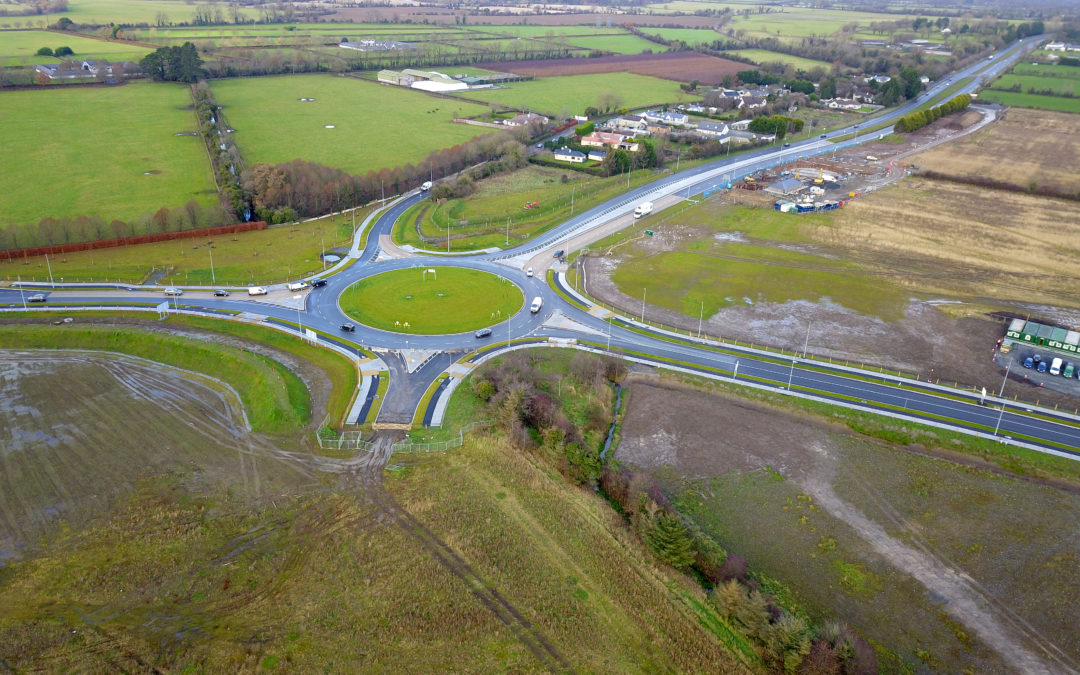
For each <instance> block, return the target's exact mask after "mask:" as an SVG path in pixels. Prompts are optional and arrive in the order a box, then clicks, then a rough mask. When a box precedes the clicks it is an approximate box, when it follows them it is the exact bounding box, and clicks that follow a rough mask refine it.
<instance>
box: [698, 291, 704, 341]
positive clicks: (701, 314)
mask: <svg viewBox="0 0 1080 675" xmlns="http://www.w3.org/2000/svg"><path fill="white" fill-rule="evenodd" d="M704 316H705V301H704V300H702V301H701V310H700V311H698V315H697V336H698V339H699V340H700V339H701V319H702V317H704Z"/></svg>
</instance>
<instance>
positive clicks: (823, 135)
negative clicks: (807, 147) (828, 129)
mask: <svg viewBox="0 0 1080 675" xmlns="http://www.w3.org/2000/svg"><path fill="white" fill-rule="evenodd" d="M821 137H822V138H828V137H829V135H828V134H821Z"/></svg>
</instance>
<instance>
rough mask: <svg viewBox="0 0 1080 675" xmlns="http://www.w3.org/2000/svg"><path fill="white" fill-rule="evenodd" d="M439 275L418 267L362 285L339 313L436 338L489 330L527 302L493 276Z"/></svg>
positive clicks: (345, 297) (454, 270)
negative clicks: (489, 327)
mask: <svg viewBox="0 0 1080 675" xmlns="http://www.w3.org/2000/svg"><path fill="white" fill-rule="evenodd" d="M435 269H436V270H437V272H436V274H431V273H428V274H426V275H425V274H423V270H424V268H421V267H417V268H413V269H405V270H396V271H393V272H384V273H382V274H378V275H376V276H373V277H369V278H367V279H364V280H362V281H359V282H357V283H355V284H353V285H352V286H350V287H349V288H348V289H346V290H345V292H344V293H342V295H341V309H342V310H343V311H344V312H345V313H346V314H348V315H349V316H350V317H351V318H353V319H355V320H356V321H358V322H360V323H362V324H364V325H366V326H372V327H374V328H380V329H382V330H389V331H396V332H400V333H417V334H425V335H434V334H444V333H461V332H464V331H468V330H473V329H476V328H482V327H484V326H490V325H492V324H495V323H498V322H499V321H502V320H503V319H506V318H509V317H510V316H512V315H513V314H515V313H516V312H517V311H518V310H519V309H521V306H522V304H524V302H525V297H524V296H523V295H522V294H521V290H520V289H519V288H518V287H517V286H515V285H514V284H512V283H510V282H509V281H506V280H504V279H501V278H500V277H497V276H495V275H493V274H489V273H487V272H480V271H477V270H468V269H464V268H460V267H438V268H435ZM425 277H426V278H425ZM406 323H407V324H408V325H407V326H406V325H405V324H406Z"/></svg>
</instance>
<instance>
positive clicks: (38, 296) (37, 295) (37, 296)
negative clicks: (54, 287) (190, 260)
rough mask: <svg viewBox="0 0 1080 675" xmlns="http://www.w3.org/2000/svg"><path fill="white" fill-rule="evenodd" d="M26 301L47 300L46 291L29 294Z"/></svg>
mask: <svg viewBox="0 0 1080 675" xmlns="http://www.w3.org/2000/svg"><path fill="white" fill-rule="evenodd" d="M26 301H27V302H45V294H44V293H34V294H33V295H30V296H27V298H26Z"/></svg>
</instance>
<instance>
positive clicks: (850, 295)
mask: <svg viewBox="0 0 1080 675" xmlns="http://www.w3.org/2000/svg"><path fill="white" fill-rule="evenodd" d="M830 218H831V214H800V215H794V214H786V213H780V212H779V211H773V210H765V209H749V208H744V207H735V206H723V205H720V204H715V203H712V202H709V201H705V202H702V203H701V204H699V205H697V206H693V207H689V208H686V209H677V210H675V211H674V212H673V213H671V214H670V215H663V214H662V215H661V217H660V218H659V219H658V220H655V221H650V224H649V227H650V228H651V229H653V230H655V231H657V232H662V231H668V228H671V230H670V231H671V232H673V233H675V234H676V236H677V240H678V244H677V245H676V246H675V248H674V250H663V251H656V250H655V249H654V246H655V243H654V240H652V239H649V238H645V239H639V240H638V241H637V243H635V244H633V245H631V246H629V247H628V246H622V247H619V248H617V249H615V250H616V251H617V253H618V254H619V255H620V256H622V257H623V258H624V260H623V261H622V262H620V263H619V265H618V268H617V269H616V270H615V271H614V272H613V273H612V275H611V278H612V281H614V282H615V284H616V285H617V286H618V288H619V290H620V291H622V292H623V293H625V294H627V295H629V296H630V297H632V298H641V296H642V292H643V289H647V291H645V292H646V295H647V299H648V302H649V304H652V305H656V306H659V307H664V308H666V309H670V310H674V311H677V312H680V313H682V314H684V315H686V316H696V315H697V314H698V313H699V312H703V313H704V316H705V317H709V316H711V315H712V314H713V313H715V312H716V311H717V310H718V309H720V308H723V307H732V306H737V305H751V304H758V303H761V302H775V303H783V302H787V301H790V300H810V301H818V300H821V299H822V298H830V299H831V300H832V301H833V302H836V303H837V304H840V305H843V306H845V307H848V308H849V309H852V310H855V311H857V312H860V313H864V314H868V315H873V316H878V317H881V318H883V319H885V320H893V319H897V318H900V316H902V312H903V308H904V307H905V306H906V304H907V302H908V296H909V293H906V292H904V290H903V289H901V288H899V287H894V286H891V285H889V284H885V283H882V281H881V280H880V279H879V278H877V277H876V276H874V275H873V274H870V273H867V272H866V271H865V270H862V269H861V268H859V267H858V266H857V265H854V264H850V263H846V262H840V261H838V260H835V259H833V258H829V257H825V256H819V255H814V254H812V253H810V252H803V251H800V250H799V248H800V247H798V246H792V245H791V244H793V243H798V242H802V241H806V237H807V233H808V232H811V231H812V230H813V229H814V228H818V227H827V226H828V224H829V222H830ZM639 227H640V226H635V228H633V229H632V230H630V231H628V232H627V233H625V234H624V235H623V237H624V239H622V240H624V241H625V238H629V237H634V236H635V235H636V234H639V232H638V228H639ZM717 234H718V235H721V237H722V238H719V239H718V238H716V236H714V235H717ZM612 240H613V241H618V239H617V238H615V237H613V238H612ZM778 244H779V245H778ZM605 246H610V243H608V242H607V241H601V242H599V243H598V244H597V245H594V246H593V247H592V248H593V250H598V251H602V250H604V248H605Z"/></svg>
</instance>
